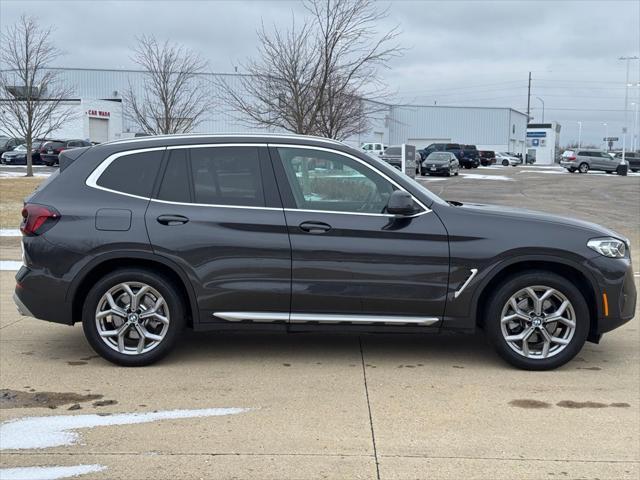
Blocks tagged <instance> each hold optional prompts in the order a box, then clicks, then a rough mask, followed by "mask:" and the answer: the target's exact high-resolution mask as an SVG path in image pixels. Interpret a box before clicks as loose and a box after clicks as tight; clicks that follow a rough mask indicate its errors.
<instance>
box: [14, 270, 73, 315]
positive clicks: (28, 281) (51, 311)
mask: <svg viewBox="0 0 640 480" xmlns="http://www.w3.org/2000/svg"><path fill="white" fill-rule="evenodd" d="M65 291H66V288H65V287H64V286H63V285H61V283H60V281H59V280H58V279H55V278H53V277H50V276H47V275H46V274H43V273H42V272H36V271H33V270H30V269H29V268H27V267H24V266H23V267H22V268H20V270H19V271H18V273H17V274H16V288H15V291H14V294H13V301H14V303H15V304H16V307H17V308H18V312H20V314H21V315H25V316H29V317H34V318H37V319H39V320H46V321H48V322H54V323H62V324H65V325H73V316H72V305H71V303H69V302H65V300H64V298H65Z"/></svg>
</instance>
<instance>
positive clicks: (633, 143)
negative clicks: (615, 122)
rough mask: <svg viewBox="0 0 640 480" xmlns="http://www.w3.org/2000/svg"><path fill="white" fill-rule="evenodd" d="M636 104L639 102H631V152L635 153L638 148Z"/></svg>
mask: <svg viewBox="0 0 640 480" xmlns="http://www.w3.org/2000/svg"><path fill="white" fill-rule="evenodd" d="M638 103H640V102H631V105H632V106H635V108H634V114H633V133H632V134H631V139H632V140H631V151H632V152H635V151H636V149H637V148H638Z"/></svg>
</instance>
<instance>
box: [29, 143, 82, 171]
mask: <svg viewBox="0 0 640 480" xmlns="http://www.w3.org/2000/svg"><path fill="white" fill-rule="evenodd" d="M91 145H92V143H91V142H87V141H86V140H50V141H48V142H45V143H44V144H42V146H41V147H40V159H41V160H42V163H44V164H45V165H47V166H49V167H51V166H53V165H56V164H57V163H58V155H60V152H62V151H64V150H70V149H72V148H80V147H90V146H91Z"/></svg>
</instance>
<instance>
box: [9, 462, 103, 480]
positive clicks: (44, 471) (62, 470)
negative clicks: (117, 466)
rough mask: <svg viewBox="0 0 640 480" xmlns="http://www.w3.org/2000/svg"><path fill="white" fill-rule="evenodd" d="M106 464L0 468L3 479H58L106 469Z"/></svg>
mask: <svg viewBox="0 0 640 480" xmlns="http://www.w3.org/2000/svg"><path fill="white" fill-rule="evenodd" d="M105 468H107V467H105V466H104V465H73V466H70V467H18V468H0V478H1V479H2V480H56V479H58V478H70V477H77V476H78V475H86V474H87V473H96V472H101V471H102V470H104V469H105Z"/></svg>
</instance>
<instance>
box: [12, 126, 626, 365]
mask: <svg viewBox="0 0 640 480" xmlns="http://www.w3.org/2000/svg"><path fill="white" fill-rule="evenodd" d="M22 217H23V221H22V224H21V226H20V229H21V231H22V234H23V238H22V242H23V249H24V256H23V261H24V266H22V267H21V268H20V270H19V271H18V273H17V274H16V289H15V295H14V299H15V302H16V304H17V305H18V308H19V310H20V311H21V312H22V313H23V314H26V315H32V316H35V317H36V318H40V319H44V320H49V321H53V322H58V323H62V324H67V325H72V324H74V323H75V322H81V323H82V326H83V329H84V332H85V335H86V337H87V339H88V341H89V343H90V344H91V346H92V347H93V348H94V349H95V350H96V352H98V353H99V354H100V355H102V356H103V357H104V358H106V359H108V360H110V361H112V362H115V363H118V364H121V365H132V366H133V365H145V364H149V363H151V362H154V361H156V360H158V359H159V358H160V357H162V356H163V355H165V354H166V353H168V352H169V350H170V349H171V348H172V347H173V345H174V344H175V342H176V341H177V339H178V337H179V335H180V332H181V331H182V329H183V327H186V326H188V327H191V328H193V329H194V330H199V331H202V330H217V331H230V330H232V331H234V330H235V331H271V332H278V331H279V332H310V331H319V332H336V331H338V332H352V333H358V334H359V333H363V332H371V333H374V332H393V333H412V334H417V333H428V332H432V333H440V332H447V331H448V332H467V333H471V332H474V331H475V330H476V329H478V328H480V329H483V330H484V331H485V332H486V334H487V335H488V337H489V339H490V340H491V342H492V343H493V345H494V346H495V348H496V350H497V351H498V353H499V354H500V355H502V356H503V357H504V358H505V359H506V360H508V361H509V362H511V363H512V364H513V365H516V366H518V367H521V368H526V369H531V370H546V369H550V368H555V367H558V366H560V365H562V364H564V363H566V362H568V361H569V360H570V359H572V358H573V357H574V356H575V355H576V354H577V353H578V352H579V351H580V349H581V348H582V346H583V345H584V343H585V341H586V340H590V341H593V342H598V341H599V339H600V337H601V335H602V334H603V333H605V332H608V331H610V330H612V329H614V328H616V327H619V326H620V325H622V324H623V323H625V322H627V321H628V320H630V319H631V318H632V317H633V315H634V312H635V303H636V290H635V284H634V278H633V269H632V267H631V257H630V252H629V241H628V240H627V239H626V238H625V237H623V236H622V235H620V234H618V233H616V232H614V231H611V230H608V229H607V228H604V227H601V226H599V225H595V224H592V223H587V222H583V221H580V220H575V219H569V218H562V217H558V216H553V215H547V214H542V213H535V212H531V211H527V210H518V209H514V208H509V207H496V206H489V205H478V204H468V205H465V204H462V203H460V202H455V201H450V202H446V201H444V200H442V199H440V198H439V197H438V196H436V195H434V194H433V193H431V192H430V191H429V190H427V189H426V188H425V187H424V186H422V185H421V184H419V183H416V182H415V181H414V180H412V179H411V178H409V177H408V176H406V175H404V174H403V173H401V172H399V171H398V170H396V169H395V168H393V167H392V166H390V165H388V164H387V163H385V162H383V161H381V160H379V159H377V158H373V157H371V156H369V155H367V154H365V153H364V152H362V151H360V150H356V149H353V148H351V147H349V146H347V145H344V144H342V143H340V142H337V141H334V140H329V139H322V138H315V137H304V136H294V135H250V134H244V135H221V136H215V135H208V136H207V135H182V136H160V137H146V138H139V139H132V140H122V141H116V142H110V143H105V144H101V145H97V146H93V147H89V148H77V149H73V150H65V151H64V152H62V153H61V154H60V169H59V171H58V172H55V173H54V174H53V175H51V177H50V178H49V180H48V181H46V182H44V183H43V184H42V185H41V186H40V187H39V188H38V189H37V190H36V191H35V192H34V193H33V194H31V195H30V196H29V197H28V198H27V199H26V200H25V205H24V209H23V210H22ZM42 335H46V333H42ZM43 345H46V342H43ZM42 348H46V346H45V347H42ZM246 354H249V353H248V352H247V353H246Z"/></svg>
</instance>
